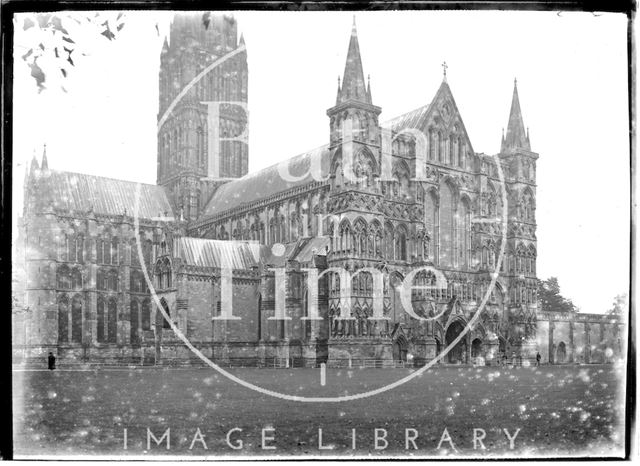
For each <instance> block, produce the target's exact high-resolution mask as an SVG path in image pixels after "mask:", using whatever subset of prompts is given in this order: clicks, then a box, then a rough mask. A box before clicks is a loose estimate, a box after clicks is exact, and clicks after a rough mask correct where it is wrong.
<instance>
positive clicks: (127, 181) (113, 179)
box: [49, 169, 163, 188]
mask: <svg viewBox="0 0 640 466" xmlns="http://www.w3.org/2000/svg"><path fill="white" fill-rule="evenodd" d="M49 172H51V173H58V174H63V173H64V174H69V175H81V176H91V177H94V178H102V179H104V180H111V181H121V182H124V183H132V184H141V185H145V186H152V187H156V188H163V186H160V185H159V184H152V183H143V182H141V181H133V180H123V179H122V178H113V177H110V176H101V175H93V174H91V173H81V172H72V171H69V170H57V169H56V170H52V169H49Z"/></svg>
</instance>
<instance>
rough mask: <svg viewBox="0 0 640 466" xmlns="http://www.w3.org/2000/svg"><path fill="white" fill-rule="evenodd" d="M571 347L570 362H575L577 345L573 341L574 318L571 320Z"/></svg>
mask: <svg viewBox="0 0 640 466" xmlns="http://www.w3.org/2000/svg"><path fill="white" fill-rule="evenodd" d="M569 348H570V351H571V352H570V354H569V362H570V363H573V362H575V356H574V354H575V350H576V346H575V344H574V343H573V320H570V321H569Z"/></svg>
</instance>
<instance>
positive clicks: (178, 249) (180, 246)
mask: <svg viewBox="0 0 640 466" xmlns="http://www.w3.org/2000/svg"><path fill="white" fill-rule="evenodd" d="M267 249H268V248H267V247H266V246H261V245H259V244H258V243H256V242H248V241H246V242H244V241H243V242H238V241H222V240H213V239H203V238H190V237H182V238H176V239H174V240H173V256H174V257H178V258H180V259H182V261H183V262H184V263H185V264H187V265H195V266H199V267H215V268H220V267H222V266H223V265H225V266H227V267H228V266H231V268H232V269H233V270H247V269H250V268H251V267H255V266H257V265H258V264H259V262H260V257H261V256H262V255H264V254H265V253H266V250H267Z"/></svg>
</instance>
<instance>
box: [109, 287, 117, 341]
mask: <svg viewBox="0 0 640 466" xmlns="http://www.w3.org/2000/svg"><path fill="white" fill-rule="evenodd" d="M107 307H108V313H107V341H108V342H109V343H117V340H118V303H117V301H116V299H115V298H111V299H109V303H108V305H107Z"/></svg>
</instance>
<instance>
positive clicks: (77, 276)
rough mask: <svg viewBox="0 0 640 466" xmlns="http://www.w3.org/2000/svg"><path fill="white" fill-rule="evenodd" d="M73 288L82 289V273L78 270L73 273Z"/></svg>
mask: <svg viewBox="0 0 640 466" xmlns="http://www.w3.org/2000/svg"><path fill="white" fill-rule="evenodd" d="M71 287H72V288H73V289H74V290H79V289H82V273H81V272H80V269H78V268H74V269H73V270H72V271H71Z"/></svg>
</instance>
